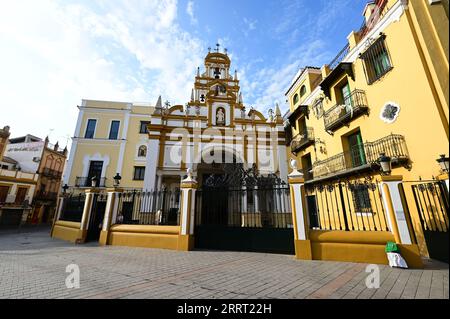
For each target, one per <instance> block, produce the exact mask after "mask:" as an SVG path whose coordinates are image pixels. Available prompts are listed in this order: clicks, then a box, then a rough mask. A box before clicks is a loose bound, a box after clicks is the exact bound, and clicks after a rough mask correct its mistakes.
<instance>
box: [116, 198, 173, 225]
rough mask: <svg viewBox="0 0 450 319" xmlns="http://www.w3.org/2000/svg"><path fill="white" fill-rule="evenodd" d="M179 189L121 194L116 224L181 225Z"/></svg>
mask: <svg viewBox="0 0 450 319" xmlns="http://www.w3.org/2000/svg"><path fill="white" fill-rule="evenodd" d="M180 195H181V192H180V190H179V189H175V190H167V189H162V190H154V191H148V192H144V191H138V190H133V191H126V192H124V193H120V194H119V204H118V213H117V217H116V220H115V222H116V224H131V225H173V226H176V225H179V224H180Z"/></svg>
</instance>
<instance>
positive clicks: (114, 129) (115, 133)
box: [109, 121, 120, 140]
mask: <svg viewBox="0 0 450 319" xmlns="http://www.w3.org/2000/svg"><path fill="white" fill-rule="evenodd" d="M119 127H120V121H112V122H111V128H110V130H109V139H110V140H117V138H118V137H119Z"/></svg>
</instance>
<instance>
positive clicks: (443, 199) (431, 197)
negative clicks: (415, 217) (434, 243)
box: [412, 181, 449, 232]
mask: <svg viewBox="0 0 450 319" xmlns="http://www.w3.org/2000/svg"><path fill="white" fill-rule="evenodd" d="M412 190H413V194H414V199H415V202H416V206H417V210H418V212H419V218H420V222H421V224H422V225H423V228H424V230H425V231H435V232H448V228H449V220H448V211H449V198H448V191H447V190H446V188H445V184H444V183H442V182H438V181H430V182H423V183H419V184H416V185H412Z"/></svg>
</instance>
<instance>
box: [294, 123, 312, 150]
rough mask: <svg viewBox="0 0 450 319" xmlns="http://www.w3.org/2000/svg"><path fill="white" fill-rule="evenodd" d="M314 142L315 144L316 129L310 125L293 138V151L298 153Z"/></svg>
mask: <svg viewBox="0 0 450 319" xmlns="http://www.w3.org/2000/svg"><path fill="white" fill-rule="evenodd" d="M312 144H314V129H313V128H311V127H308V128H306V130H304V131H303V132H302V133H300V134H297V135H296V136H295V137H294V138H293V139H292V141H291V152H292V153H298V152H300V151H302V150H303V149H305V148H307V147H308V146H310V145H312Z"/></svg>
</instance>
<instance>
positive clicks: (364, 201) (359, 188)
mask: <svg viewBox="0 0 450 319" xmlns="http://www.w3.org/2000/svg"><path fill="white" fill-rule="evenodd" d="M352 195H353V204H354V206H355V212H356V213H357V214H371V213H372V205H371V203H370V196H369V190H368V186H367V185H365V184H357V185H353V187H352Z"/></svg>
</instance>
